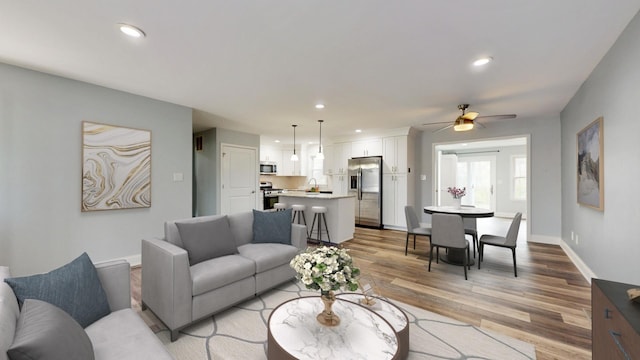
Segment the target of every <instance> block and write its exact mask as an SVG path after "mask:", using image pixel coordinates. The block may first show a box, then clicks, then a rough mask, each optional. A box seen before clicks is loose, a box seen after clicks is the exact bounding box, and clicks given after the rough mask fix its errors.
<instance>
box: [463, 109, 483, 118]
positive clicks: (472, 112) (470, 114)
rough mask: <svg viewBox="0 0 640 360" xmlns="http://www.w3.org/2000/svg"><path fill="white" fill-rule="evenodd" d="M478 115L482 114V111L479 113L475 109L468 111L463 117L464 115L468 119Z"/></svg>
mask: <svg viewBox="0 0 640 360" xmlns="http://www.w3.org/2000/svg"><path fill="white" fill-rule="evenodd" d="M478 115H480V113H477V112H475V111H470V112H468V113H466V114H464V115H462V116H461V117H462V118H463V119H467V120H474V119H475V118H477V117H478Z"/></svg>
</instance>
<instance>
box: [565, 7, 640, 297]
mask: <svg viewBox="0 0 640 360" xmlns="http://www.w3.org/2000/svg"><path fill="white" fill-rule="evenodd" d="M638 39H640V15H636V16H635V18H634V19H633V20H632V21H631V23H630V24H629V25H628V27H627V29H626V30H625V31H624V32H623V33H622V35H621V36H620V38H619V39H618V40H617V42H616V43H615V45H614V46H613V47H612V48H611V49H610V50H609V52H608V53H607V55H605V57H604V58H603V59H602V60H601V62H600V64H599V65H598V66H597V67H596V68H595V69H594V71H593V73H592V74H591V75H590V76H589V78H588V79H587V80H586V81H585V82H584V84H583V85H582V87H581V88H580V89H579V90H578V92H577V93H576V95H575V96H574V97H573V99H571V101H570V102H569V104H568V105H567V106H566V107H565V109H564V110H563V111H562V114H561V124H562V163H563V164H564V166H563V169H562V238H563V239H564V241H565V242H566V243H567V244H568V245H569V246H570V247H571V249H572V250H573V251H574V252H575V253H576V254H577V255H578V256H579V257H580V258H581V259H582V261H583V262H584V263H585V264H586V266H588V267H589V268H590V269H591V271H592V272H593V273H594V274H595V275H596V276H597V277H600V278H605V279H609V280H614V281H621V282H629V283H634V284H640V262H639V261H638V259H639V258H638V254H640V236H639V235H638V226H637V225H638V220H639V219H640V201H639V195H638V194H639V191H638V185H637V182H636V180H637V179H638V178H640V167H639V166H638V165H637V164H638V159H640V145H639V144H638V134H640V122H639V121H638V105H639V104H640V95H639V94H640V88H639V87H640V67H639V65H638V64H640V42H639V41H638ZM599 116H603V117H604V126H603V127H604V212H600V211H596V210H593V209H590V208H586V207H582V206H579V205H578V204H577V194H576V181H577V180H576V163H577V159H576V133H577V132H578V131H580V130H581V129H583V128H584V127H585V126H586V125H588V124H589V123H591V122H592V121H593V120H595V119H596V118H597V117H599ZM571 231H575V232H576V233H577V234H578V242H576V241H575V240H573V241H572V240H571Z"/></svg>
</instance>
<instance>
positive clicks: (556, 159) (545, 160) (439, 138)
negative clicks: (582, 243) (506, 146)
mask: <svg viewBox="0 0 640 360" xmlns="http://www.w3.org/2000/svg"><path fill="white" fill-rule="evenodd" d="M527 134H530V136H531V138H530V139H531V143H530V154H529V161H530V163H531V184H530V189H531V190H530V195H531V196H530V200H531V205H530V207H531V211H530V212H529V219H528V225H529V226H530V228H531V237H530V238H529V241H542V242H559V241H560V234H561V221H560V216H561V211H560V207H561V201H560V194H561V186H560V173H561V171H560V118H559V116H549V117H546V118H540V119H532V118H529V119H521V118H518V119H513V120H504V121H499V122H492V123H490V124H488V126H487V127H486V128H476V129H474V130H472V131H468V132H455V131H441V132H438V133H433V132H431V131H422V134H421V135H420V136H418V138H417V141H416V154H418V156H417V157H416V158H417V164H416V165H417V166H418V168H417V170H418V174H424V175H426V180H425V181H417V183H416V204H417V206H418V207H423V206H427V205H432V204H433V200H432V196H433V186H434V185H433V183H432V175H433V174H432V171H433V144H434V143H447V142H458V141H473V140H480V139H489V138H499V137H507V136H511V137H512V136H522V135H527ZM418 178H419V177H418ZM423 219H424V220H423V221H425V222H428V221H429V220H430V219H429V217H428V216H427V215H426V214H423Z"/></svg>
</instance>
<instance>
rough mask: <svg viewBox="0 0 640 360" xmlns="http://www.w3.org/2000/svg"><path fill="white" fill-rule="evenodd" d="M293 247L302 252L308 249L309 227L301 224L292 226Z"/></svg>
mask: <svg viewBox="0 0 640 360" xmlns="http://www.w3.org/2000/svg"><path fill="white" fill-rule="evenodd" d="M291 245H293V246H295V247H297V248H298V249H300V250H305V249H306V248H307V227H306V226H305V225H301V224H291Z"/></svg>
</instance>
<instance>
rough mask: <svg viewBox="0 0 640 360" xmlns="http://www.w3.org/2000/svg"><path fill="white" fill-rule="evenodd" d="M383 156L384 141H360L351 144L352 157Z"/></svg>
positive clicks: (377, 139) (378, 139)
mask: <svg viewBox="0 0 640 360" xmlns="http://www.w3.org/2000/svg"><path fill="white" fill-rule="evenodd" d="M381 155H382V139H380V138H376V139H368V140H359V141H354V142H352V143H351V156H350V157H361V156H381Z"/></svg>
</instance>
